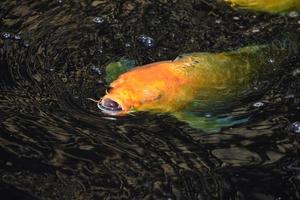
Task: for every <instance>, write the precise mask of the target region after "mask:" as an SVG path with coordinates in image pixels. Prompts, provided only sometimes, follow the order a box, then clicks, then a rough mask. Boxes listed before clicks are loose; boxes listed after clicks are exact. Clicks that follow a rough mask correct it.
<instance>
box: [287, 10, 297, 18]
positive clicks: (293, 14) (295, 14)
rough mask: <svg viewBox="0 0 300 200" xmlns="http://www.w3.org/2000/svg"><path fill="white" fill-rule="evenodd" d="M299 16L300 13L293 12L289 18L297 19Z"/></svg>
mask: <svg viewBox="0 0 300 200" xmlns="http://www.w3.org/2000/svg"><path fill="white" fill-rule="evenodd" d="M298 16H299V13H298V12H296V11H292V12H290V13H289V17H292V18H296V17H298Z"/></svg>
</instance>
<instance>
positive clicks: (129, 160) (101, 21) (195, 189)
mask: <svg viewBox="0 0 300 200" xmlns="http://www.w3.org/2000/svg"><path fill="white" fill-rule="evenodd" d="M299 28H300V18H299V17H297V16H296V17H289V16H285V15H268V14H262V13H253V12H247V11H234V10H232V9H230V8H229V7H226V6H224V5H220V4H217V3H216V2H215V1H208V0H207V1H200V0H199V1H198V0H197V1H180V0H169V1H166V0H158V1H151V0H136V1H125V0H120V1H109V0H101V1H100V0H98V1H96V0H95V1H92V0H85V1H84V0H82V1H67V0H60V1H55V0H51V1H50V0H48V1H46V0H43V1H33V0H27V1H19V0H16V1H11V0H6V1H2V2H1V3H0V34H1V38H0V145H1V148H0V156H1V160H0V194H1V196H2V197H4V196H6V197H7V199H85V200H86V199H168V200H171V199H251V200H253V199H277V200H281V199H299V198H300V194H299V185H300V171H299V170H300V160H299V144H298V141H299V136H297V135H296V133H295V132H293V130H292V129H291V123H293V122H295V121H299V120H300V114H299V111H300V96H299V94H300V78H299V77H300V73H298V72H299V69H300V62H299V60H300V59H299V57H297V56H291V57H290V58H289V59H287V60H286V61H285V62H284V63H283V64H282V66H279V67H280V69H281V71H280V73H276V74H274V75H272V77H268V78H267V81H266V82H258V83H255V84H254V85H255V86H253V87H252V89H251V92H250V93H246V94H245V95H244V96H242V97H241V98H239V99H236V101H234V102H232V103H233V106H231V107H230V109H227V110H225V111H223V113H221V114H223V115H228V116H235V115H241V114H251V117H252V118H251V120H250V122H249V123H247V124H241V125H237V126H234V127H231V128H225V129H223V130H222V131H221V132H219V133H215V134H206V133H204V132H202V131H200V130H196V129H193V128H191V127H189V126H188V125H187V124H185V123H183V122H180V121H178V120H176V119H175V118H173V117H171V116H168V115H154V114H149V113H137V114H136V115H135V116H127V117H122V118H111V117H108V116H106V115H104V114H103V113H101V112H100V111H99V110H98V109H97V107H96V105H95V103H93V102H91V101H88V100H87V98H95V99H97V98H99V97H101V96H103V94H105V89H106V85H105V81H104V67H105V66H106V65H107V64H108V63H110V62H114V61H117V60H120V59H121V58H126V59H130V60H134V61H136V63H137V64H139V65H142V64H146V63H150V62H154V61H160V60H167V59H174V58H175V57H176V56H178V55H180V54H182V53H188V52H198V51H213V52H216V51H224V50H228V49H235V48H238V47H241V46H246V45H250V44H263V43H264V44H265V43H270V42H271V41H274V39H277V38H281V37H282V35H283V34H282V33H285V32H286V33H288V32H293V33H297V32H299ZM298 55H299V54H298ZM253 91H255V92H253ZM214 114H215V113H213V111H211V113H208V115H207V116H208V117H209V116H210V115H214Z"/></svg>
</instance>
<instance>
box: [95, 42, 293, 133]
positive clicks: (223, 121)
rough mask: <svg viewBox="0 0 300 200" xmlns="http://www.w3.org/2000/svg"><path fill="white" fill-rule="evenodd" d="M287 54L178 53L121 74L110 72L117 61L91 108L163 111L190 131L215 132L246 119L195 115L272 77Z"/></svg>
mask: <svg viewBox="0 0 300 200" xmlns="http://www.w3.org/2000/svg"><path fill="white" fill-rule="evenodd" d="M287 54H288V52H287V48H285V47H279V46H276V47H274V46H273V45H258V46H249V47H243V48H240V49H237V50H234V51H228V52H220V53H210V52H202V53H190V54H184V55H181V56H179V57H177V58H176V59H175V60H168V61H160V62H155V63H150V64H146V65H144V66H139V67H134V68H131V69H130V67H129V68H128V67H127V70H128V71H127V72H125V73H124V70H123V71H122V70H120V69H114V68H122V64H121V63H120V62H117V63H112V64H110V65H109V66H108V67H107V71H106V75H107V77H109V78H108V79H107V80H111V81H112V82H111V83H110V89H109V90H108V91H107V93H106V95H105V96H104V97H103V98H101V99H100V100H98V101H97V103H98V104H97V105H98V107H99V109H100V110H101V111H102V112H104V113H106V114H108V115H117V116H120V115H126V114H130V113H133V112H137V111H147V112H152V113H168V114H171V115H173V116H175V117H176V118H177V119H179V120H181V121H184V122H187V123H188V124H190V126H192V127H194V128H199V129H202V130H204V131H205V132H216V131H219V130H220V129H221V128H222V127H227V126H232V125H235V124H240V123H243V122H246V121H247V120H248V118H245V119H232V118H230V117H229V118H213V117H212V118H207V117H203V116H199V115H197V112H198V111H201V109H203V108H205V107H207V106H209V105H212V106H214V105H216V104H217V103H216V102H222V101H227V99H230V98H232V97H236V96H238V95H239V94H241V92H242V91H243V90H245V88H247V86H249V84H250V83H251V82H253V81H254V80H257V79H260V77H262V76H263V75H266V74H267V73H273V72H274V69H276V66H279V65H280V63H281V62H282V60H283V59H284V58H285V57H286V56H287ZM133 64H134V63H132V62H131V63H130V65H133ZM112 69H114V70H112ZM115 72H120V73H121V74H115ZM113 79H115V80H113Z"/></svg>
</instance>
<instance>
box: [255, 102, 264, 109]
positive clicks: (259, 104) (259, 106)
mask: <svg viewBox="0 0 300 200" xmlns="http://www.w3.org/2000/svg"><path fill="white" fill-rule="evenodd" d="M264 105H265V104H264V102H261V101H259V102H256V103H254V104H253V107H255V108H261V107H263V106H264Z"/></svg>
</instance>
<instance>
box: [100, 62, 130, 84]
mask: <svg viewBox="0 0 300 200" xmlns="http://www.w3.org/2000/svg"><path fill="white" fill-rule="evenodd" d="M134 66H135V61H134V60H129V59H124V58H121V59H120V60H119V61H117V62H111V63H109V64H108V65H107V66H106V67H105V81H106V83H107V84H110V83H111V82H113V81H114V80H116V79H117V78H118V76H119V75H121V74H123V73H125V72H127V71H129V70H130V69H132V68H133V67H134Z"/></svg>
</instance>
